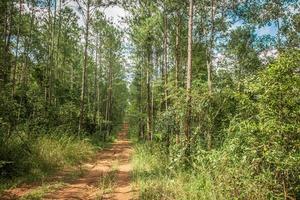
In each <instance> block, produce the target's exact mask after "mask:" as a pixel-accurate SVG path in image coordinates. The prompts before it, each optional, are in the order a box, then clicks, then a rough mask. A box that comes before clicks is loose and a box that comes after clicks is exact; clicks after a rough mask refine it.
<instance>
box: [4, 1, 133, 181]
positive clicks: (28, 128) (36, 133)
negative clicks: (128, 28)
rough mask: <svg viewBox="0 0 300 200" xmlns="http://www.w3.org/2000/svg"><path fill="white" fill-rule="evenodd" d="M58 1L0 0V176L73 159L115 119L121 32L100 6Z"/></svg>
mask: <svg viewBox="0 0 300 200" xmlns="http://www.w3.org/2000/svg"><path fill="white" fill-rule="evenodd" d="M65 3H67V2H65V1H61V0H60V1H52V0H51V1H47V0H45V1H35V0H32V1H31V0H28V1H23V0H20V1H12V0H4V1H1V3H0V13H1V14H0V22H1V24H0V33H1V39H0V50H1V53H0V176H1V178H6V179H7V178H14V177H16V176H23V175H26V176H29V177H37V178H38V177H43V176H44V173H48V172H49V171H53V169H56V168H58V167H63V166H65V165H75V164H78V163H79V162H82V161H83V160H85V159H88V158H90V157H91V156H92V155H93V152H94V150H95V149H96V148H95V147H97V146H98V145H102V144H103V142H104V141H105V140H109V137H110V136H111V134H112V133H113V132H114V131H115V130H116V129H117V127H118V126H119V125H120V124H121V123H122V121H123V116H124V113H125V110H124V108H125V107H126V104H127V97H126V94H127V86H126V81H125V71H124V65H123V63H124V62H123V58H122V53H123V50H122V49H123V46H122V33H121V32H120V31H119V30H118V29H117V28H115V27H114V26H113V25H112V23H111V22H109V21H108V20H107V19H106V18H105V16H104V15H103V14H102V13H100V12H99V11H95V9H93V10H94V11H90V10H91V8H90V7H92V6H93V7H96V6H102V5H98V4H95V3H93V2H92V1H88V2H86V1H77V3H75V2H74V3H75V5H76V6H78V8H80V9H78V10H75V9H74V8H73V7H69V6H66V5H65ZM78 16H82V20H81V22H82V24H80V23H79V22H78V20H79V17H78ZM83 16H84V17H83ZM6 181H7V180H5V181H4V183H5V182H6Z"/></svg>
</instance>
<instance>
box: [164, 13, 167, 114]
mask: <svg viewBox="0 0 300 200" xmlns="http://www.w3.org/2000/svg"><path fill="white" fill-rule="evenodd" d="M164 95H165V99H164V101H165V109H166V110H168V18H167V15H166V14H165V15H164Z"/></svg>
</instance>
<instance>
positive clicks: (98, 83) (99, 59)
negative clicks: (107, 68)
mask: <svg viewBox="0 0 300 200" xmlns="http://www.w3.org/2000/svg"><path fill="white" fill-rule="evenodd" d="M101 46H102V45H101V36H100V38H99V47H98V48H99V49H98V50H99V54H98V56H99V58H98V70H99V73H98V74H99V75H98V82H97V85H98V87H97V88H98V92H97V106H98V109H97V116H98V125H101V121H100V115H101V113H100V105H101V103H100V101H101V100H100V93H101V91H100V90H101V88H100V78H101V73H102V72H101V71H102V70H101V60H102V59H101ZM100 131H101V127H100Z"/></svg>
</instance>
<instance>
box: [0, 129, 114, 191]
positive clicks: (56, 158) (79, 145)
mask: <svg viewBox="0 0 300 200" xmlns="http://www.w3.org/2000/svg"><path fill="white" fill-rule="evenodd" d="M112 140H113V138H110V139H109V140H108V141H107V142H103V141H102V138H101V137H98V136H97V135H83V134H82V135H81V136H78V135H74V134H69V133H61V132H59V133H57V132H52V133H47V134H26V133H24V132H20V133H18V134H14V136H13V137H9V138H6V140H1V141H0V142H1V145H0V158H1V159H0V160H1V163H0V194H1V192H3V191H4V190H6V189H8V188H12V187H16V186H17V185H19V184H20V183H23V182H36V181H43V180H45V179H46V178H47V177H49V176H50V175H51V174H53V173H55V172H57V171H58V170H60V169H63V168H66V167H71V166H78V165H81V164H82V163H84V162H87V161H89V160H90V159H92V158H93V155H95V153H96V151H97V150H99V149H102V148H104V147H105V146H107V145H109V142H112Z"/></svg>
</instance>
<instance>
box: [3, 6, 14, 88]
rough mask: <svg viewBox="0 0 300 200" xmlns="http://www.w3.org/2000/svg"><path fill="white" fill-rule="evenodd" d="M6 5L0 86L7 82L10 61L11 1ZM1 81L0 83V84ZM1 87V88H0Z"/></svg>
mask: <svg viewBox="0 0 300 200" xmlns="http://www.w3.org/2000/svg"><path fill="white" fill-rule="evenodd" d="M6 7H7V13H6V14H7V17H6V19H5V28H4V47H3V67H2V69H0V70H1V74H0V87H3V86H4V85H6V84H7V83H8V82H9V77H10V75H9V74H10V71H11V62H10V53H9V51H10V44H11V34H12V33H11V32H12V30H11V29H12V20H13V8H14V5H13V1H11V2H10V4H9V5H7V6H6ZM1 82H2V84H1ZM0 89H1V88H0Z"/></svg>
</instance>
